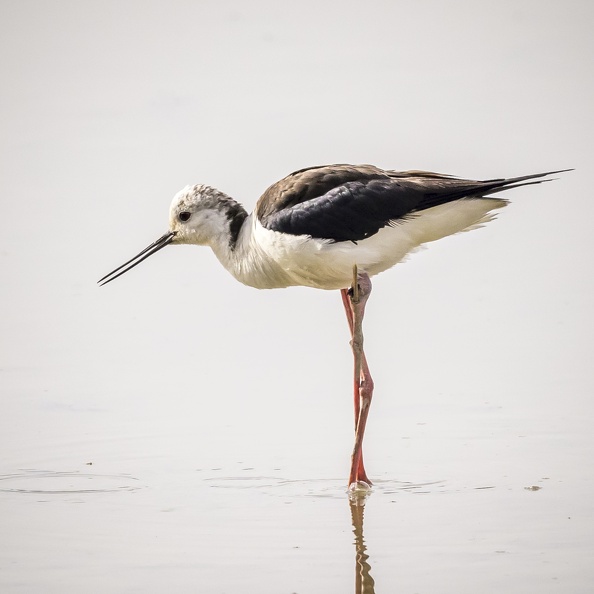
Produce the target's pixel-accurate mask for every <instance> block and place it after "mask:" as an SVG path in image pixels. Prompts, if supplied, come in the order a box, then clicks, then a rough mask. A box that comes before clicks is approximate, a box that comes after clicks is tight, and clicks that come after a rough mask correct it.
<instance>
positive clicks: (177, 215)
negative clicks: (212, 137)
mask: <svg viewBox="0 0 594 594" xmlns="http://www.w3.org/2000/svg"><path fill="white" fill-rule="evenodd" d="M238 208H239V209H241V210H242V211H243V209H242V207H241V206H240V205H238V204H237V202H235V201H234V200H232V199H231V198H229V196H227V195H226V194H223V192H220V191H219V190H216V189H215V188H211V187H210V186H204V185H196V186H186V187H185V188H184V189H183V190H181V191H179V192H178V193H177V194H176V195H175V196H174V198H173V201H172V202H171V206H170V208H169V231H167V233H165V234H164V235H162V236H161V237H159V239H157V241H155V242H153V243H151V245H149V246H148V247H146V248H145V249H144V250H142V251H141V252H140V253H139V254H136V256H134V257H133V258H131V259H130V260H128V261H127V262H125V263H124V264H122V265H121V266H119V267H118V268H116V269H115V270H112V271H111V272H110V273H109V274H107V275H105V276H104V277H103V278H102V279H100V280H99V284H100V285H105V284H107V283H109V282H111V281H112V280H115V279H116V278H117V277H118V276H121V275H122V274H124V272H128V270H130V269H132V268H134V267H135V266H137V265H138V264H140V263H141V262H142V261H143V260H146V258H148V257H149V256H152V255H153V254H154V253H156V252H158V251H159V250H161V249H163V248H164V247H165V246H167V245H169V244H194V245H212V244H213V243H216V242H225V241H227V242H228V241H229V234H230V223H231V221H232V220H233V217H234V216H235V214H234V213H235V212H236V211H237V209H238ZM243 212H245V211H243Z"/></svg>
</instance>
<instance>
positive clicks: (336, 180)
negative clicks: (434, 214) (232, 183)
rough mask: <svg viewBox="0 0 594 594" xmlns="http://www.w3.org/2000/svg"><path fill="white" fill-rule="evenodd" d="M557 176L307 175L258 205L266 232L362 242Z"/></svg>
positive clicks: (370, 170) (341, 169) (327, 169)
mask: <svg viewBox="0 0 594 594" xmlns="http://www.w3.org/2000/svg"><path fill="white" fill-rule="evenodd" d="M552 173H559V172H557V171H553V172H549V173H539V174H534V175H526V176H523V177H516V178H509V179H492V180H486V181H475V180H467V179H460V178H456V177H453V176H449V175H442V174H439V173H432V172H427V171H402V172H398V171H389V170H383V169H379V168H377V167H374V166H372V165H326V166H320V167H311V168H308V169H301V170H299V171H295V172H294V173H292V174H290V175H288V176H287V177H285V178H283V179H282V180H280V181H278V182H276V183H275V184H273V185H272V186H270V187H269V188H268V189H267V190H266V192H264V194H263V195H262V197H261V198H260V200H259V201H258V204H257V205H256V211H255V212H256V215H257V217H258V218H259V219H260V221H261V223H262V224H263V225H264V227H266V228H268V229H271V230H274V231H279V232H281V233H287V234H291V235H310V236H311V237H316V238H322V239H330V240H333V241H357V240H361V239H365V238H366V237H370V236H371V235H374V234H375V233H377V232H378V231H379V230H380V229H381V228H382V227H385V226H386V225H390V224H394V222H397V221H398V220H402V219H404V218H406V217H407V216H410V215H411V214H413V213H415V212H418V211H421V210H424V209H427V208H431V207H433V206H438V205H440V204H445V203H446V202H452V201H454V200H459V199H461V198H474V199H480V198H482V197H484V196H486V195H491V194H494V193H497V192H501V191H503V190H506V189H509V188H513V187H518V186H522V185H527V184H531V183H541V182H542V181H547V180H538V181H532V180H535V179H536V178H541V177H544V176H546V175H550V174H552Z"/></svg>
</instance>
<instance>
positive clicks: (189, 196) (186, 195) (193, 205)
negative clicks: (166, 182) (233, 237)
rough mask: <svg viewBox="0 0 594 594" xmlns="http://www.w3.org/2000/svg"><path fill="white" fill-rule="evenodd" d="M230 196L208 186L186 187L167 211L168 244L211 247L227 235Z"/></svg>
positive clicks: (176, 196) (175, 197)
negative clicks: (169, 236) (169, 235)
mask: <svg viewBox="0 0 594 594" xmlns="http://www.w3.org/2000/svg"><path fill="white" fill-rule="evenodd" d="M230 202H233V201H232V200H231V198H229V196H227V195H226V194H223V192H220V191H219V190H216V189H215V188H211V187H210V186H203V185H196V186H186V187H185V188H184V189H183V190H180V191H179V192H178V193H177V194H176V195H175V196H174V198H173V201H172V202H171V207H170V209H169V232H170V233H172V234H173V239H172V241H171V243H178V244H182V243H186V244H187V243H191V244H194V245H210V244H211V243H212V241H213V240H216V239H217V238H218V237H219V236H220V235H224V234H226V233H228V214H227V213H228V209H227V205H228V203H230Z"/></svg>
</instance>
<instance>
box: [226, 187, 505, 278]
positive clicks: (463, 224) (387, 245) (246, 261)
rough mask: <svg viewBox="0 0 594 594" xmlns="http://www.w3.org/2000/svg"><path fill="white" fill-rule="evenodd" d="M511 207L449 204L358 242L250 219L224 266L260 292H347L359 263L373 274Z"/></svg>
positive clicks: (487, 202)
mask: <svg viewBox="0 0 594 594" xmlns="http://www.w3.org/2000/svg"><path fill="white" fill-rule="evenodd" d="M505 204H507V201H505V200H500V199H495V198H477V199H464V200H457V201H454V202H449V203H447V204H443V205H440V206H435V207H433V208H429V209H427V210H423V211H421V212H419V213H415V214H413V215H411V216H410V217H409V218H407V219H405V220H402V221H398V222H396V223H394V225H393V226H391V227H384V228H383V229H380V231H378V232H377V233H376V234H375V235H372V236H371V237H369V238H367V239H363V240H360V241H357V242H356V243H354V242H349V241H342V242H336V243H332V242H330V241H326V240H320V239H312V238H311V237H309V236H305V235H297V236H295V235H285V234H283V233H278V232H276V231H270V230H269V229H266V228H264V227H262V225H260V223H259V222H258V221H255V220H251V221H246V223H247V224H246V225H244V227H245V229H244V230H242V237H241V240H240V242H239V243H240V245H238V249H237V253H236V257H235V258H232V260H234V261H233V262H229V263H225V262H223V263H224V264H225V265H226V267H227V268H228V269H229V270H230V272H231V273H232V274H233V275H234V276H235V277H236V278H237V279H238V280H239V281H241V282H243V283H244V284H247V285H250V286H253V287H256V288H259V289H272V288H278V287H288V286H295V285H300V286H306V287H314V288H317V289H343V288H346V287H349V286H350V285H351V282H352V275H353V265H354V264H357V267H358V268H359V270H364V271H365V272H367V274H369V275H370V276H373V275H375V274H378V273H380V272H383V271H384V270H387V269H388V268H391V267H392V266H394V265H395V264H397V263H398V262H400V261H401V260H402V259H403V258H404V257H405V256H406V255H407V254H408V253H410V252H411V251H413V250H415V249H416V248H418V247H419V246H420V245H422V244H423V243H427V242H430V241H435V240H437V239H440V238H442V237H446V236H447V235H452V234H454V233H458V232H460V231H465V230H469V229H474V228H476V227H479V226H481V225H482V224H484V223H486V222H488V221H489V220H491V219H492V218H493V215H492V214H490V211H492V210H493V209H496V208H501V207H502V206H505ZM250 218H251V217H250ZM243 231H245V232H243Z"/></svg>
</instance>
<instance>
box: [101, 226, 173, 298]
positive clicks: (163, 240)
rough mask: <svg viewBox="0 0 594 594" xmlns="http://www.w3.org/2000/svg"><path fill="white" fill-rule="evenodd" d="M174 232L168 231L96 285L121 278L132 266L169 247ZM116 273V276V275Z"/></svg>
mask: <svg viewBox="0 0 594 594" xmlns="http://www.w3.org/2000/svg"><path fill="white" fill-rule="evenodd" d="M175 235H176V233H175V231H168V232H167V233H165V235H162V236H161V237H159V239H157V241H155V242H153V243H151V245H149V246H148V247H146V248H144V249H143V250H142V252H140V254H136V256H134V258H131V259H130V260H128V261H127V262H124V264H122V265H121V266H118V267H117V268H116V269H115V270H112V271H111V272H110V273H109V274H106V275H105V276H104V277H103V278H100V279H99V280H98V281H97V283H98V284H99V286H100V287H102V286H103V285H106V284H107V283H110V282H111V281H112V280H115V279H116V278H118V276H122V274H124V272H128V270H132V268H134V266H137V265H138V264H140V263H141V262H142V261H143V260H146V259H147V258H148V257H149V256H152V255H153V254H154V253H155V252H158V251H159V250H161V249H163V248H164V247H165V246H166V245H169V244H170V243H171V242H172V241H173V238H174V237H175ZM116 273H117V274H116Z"/></svg>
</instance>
